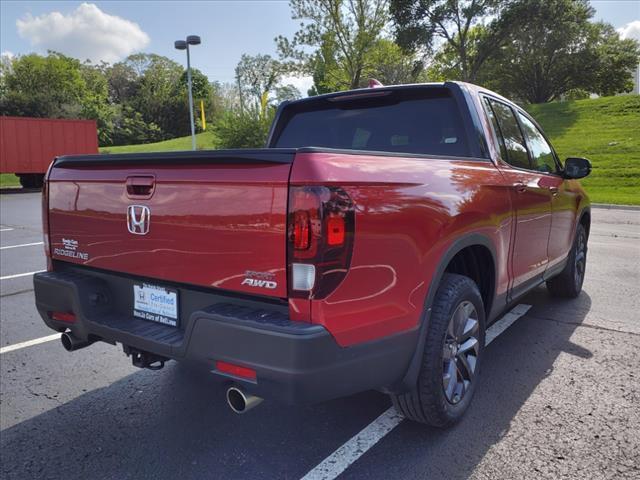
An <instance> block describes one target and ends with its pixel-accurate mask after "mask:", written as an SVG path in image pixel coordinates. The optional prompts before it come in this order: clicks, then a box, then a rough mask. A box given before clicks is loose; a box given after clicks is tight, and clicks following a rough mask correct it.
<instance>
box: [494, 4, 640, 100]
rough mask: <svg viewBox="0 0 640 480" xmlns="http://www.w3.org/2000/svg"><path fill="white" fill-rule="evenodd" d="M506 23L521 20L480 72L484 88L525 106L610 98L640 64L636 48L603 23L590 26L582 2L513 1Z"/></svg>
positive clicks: (588, 8)
mask: <svg viewBox="0 0 640 480" xmlns="http://www.w3.org/2000/svg"><path fill="white" fill-rule="evenodd" d="M504 15H505V17H506V18H524V19H526V22H522V23H521V25H519V27H518V28H515V29H513V30H511V31H510V33H509V36H508V41H507V42H506V43H505V44H504V45H503V46H502V48H501V49H500V50H499V51H498V52H497V54H496V55H495V57H494V58H492V59H491V60H490V61H489V62H488V63H487V64H486V65H485V68H484V72H483V73H482V80H483V83H484V84H486V85H487V86H489V87H490V88H493V89H495V90H497V91H500V92H501V93H503V94H505V95H509V96H513V97H515V98H518V99H521V100H522V101H526V102H528V103H542V102H548V101H551V100H555V99H558V98H560V97H562V96H563V95H566V94H568V93H569V92H577V91H587V92H592V93H600V94H612V93H617V92H622V91H625V90H629V89H630V88H631V86H632V84H631V75H632V69H634V68H636V66H637V65H638V62H639V59H640V50H639V48H638V43H637V42H636V41H634V40H621V39H620V38H619V36H618V34H617V33H616V32H615V30H614V29H613V28H612V27H611V26H609V25H606V24H603V23H591V22H590V19H591V18H592V17H593V15H594V10H593V8H592V7H591V6H590V5H589V3H588V2H587V0H545V1H539V0H517V1H514V2H513V3H511V4H510V5H509V7H508V8H507V9H505V12H504Z"/></svg>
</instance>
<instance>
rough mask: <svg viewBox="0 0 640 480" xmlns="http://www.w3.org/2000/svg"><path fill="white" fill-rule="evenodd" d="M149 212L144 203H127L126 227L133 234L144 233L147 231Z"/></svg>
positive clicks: (149, 219)
mask: <svg viewBox="0 0 640 480" xmlns="http://www.w3.org/2000/svg"><path fill="white" fill-rule="evenodd" d="M150 221H151V212H150V211H149V207H146V206H144V205H129V206H128V207H127V228H128V229H129V232H130V233H133V234H134V235H146V234H147V233H149V222H150Z"/></svg>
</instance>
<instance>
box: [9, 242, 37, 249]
mask: <svg viewBox="0 0 640 480" xmlns="http://www.w3.org/2000/svg"><path fill="white" fill-rule="evenodd" d="M34 245H44V242H34V243H23V244H22V245H8V246H6V247H0V250H8V249H10V248H20V247H33V246H34Z"/></svg>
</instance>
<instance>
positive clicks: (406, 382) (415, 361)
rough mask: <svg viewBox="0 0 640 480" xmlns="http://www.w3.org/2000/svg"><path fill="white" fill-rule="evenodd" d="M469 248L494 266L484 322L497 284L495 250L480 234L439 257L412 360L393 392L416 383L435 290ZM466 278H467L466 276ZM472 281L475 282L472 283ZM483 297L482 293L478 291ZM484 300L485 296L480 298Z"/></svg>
mask: <svg viewBox="0 0 640 480" xmlns="http://www.w3.org/2000/svg"><path fill="white" fill-rule="evenodd" d="M470 248H480V249H483V250H484V251H485V252H487V253H488V254H489V255H490V258H491V263H492V266H493V271H492V281H491V283H490V285H491V287H490V291H488V292H485V293H486V294H487V295H488V300H489V302H488V303H489V304H488V305H485V306H484V307H485V318H487V319H488V317H489V315H490V312H491V309H492V308H493V305H494V304H495V300H496V281H497V278H498V275H497V274H498V272H497V268H496V266H497V263H496V249H495V246H494V245H493V242H492V241H491V239H490V238H489V237H487V236H486V235H483V234H480V233H470V234H467V235H465V236H463V237H460V238H458V239H456V240H455V241H454V242H453V243H452V244H451V245H450V246H449V247H448V249H447V250H446V252H445V253H444V255H442V257H441V259H440V262H439V263H438V267H437V268H436V270H435V272H434V274H433V276H432V277H431V282H430V283H429V290H428V291H427V296H426V298H425V303H424V310H423V313H422V316H421V318H420V326H419V334H418V342H417V344H416V349H415V351H414V353H413V356H412V358H411V362H410V363H409V366H408V368H407V371H406V373H405V375H404V377H403V378H402V380H401V382H400V383H399V385H397V388H393V390H394V391H395V390H400V391H403V390H407V389H411V388H412V387H413V386H414V385H415V382H416V381H417V377H418V372H419V370H420V364H421V361H422V354H423V352H424V345H425V340H426V330H427V329H428V328H429V320H430V316H431V309H432V307H433V301H434V299H435V295H436V291H437V290H438V286H439V285H440V282H441V281H442V277H443V275H444V274H445V273H447V272H450V273H458V272H453V271H452V270H450V269H449V267H450V265H451V264H452V261H454V259H456V258H457V256H458V255H460V254H464V252H465V251H467V250H468V249H470ZM466 276H469V275H466ZM474 281H475V280H474ZM481 293H482V290H481ZM483 300H484V295H483Z"/></svg>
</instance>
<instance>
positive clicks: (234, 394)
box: [227, 387, 262, 414]
mask: <svg viewBox="0 0 640 480" xmlns="http://www.w3.org/2000/svg"><path fill="white" fill-rule="evenodd" d="M260 403H262V398H260V397H256V396H255V395H249V394H248V393H245V392H243V391H242V390H241V389H239V388H238V387H230V388H229V389H228V390H227V404H228V405H229V408H230V409H231V410H233V411H234V412H235V413H237V414H242V413H245V412H248V411H249V410H251V409H252V408H254V407H257V406H258V405H260Z"/></svg>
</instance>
